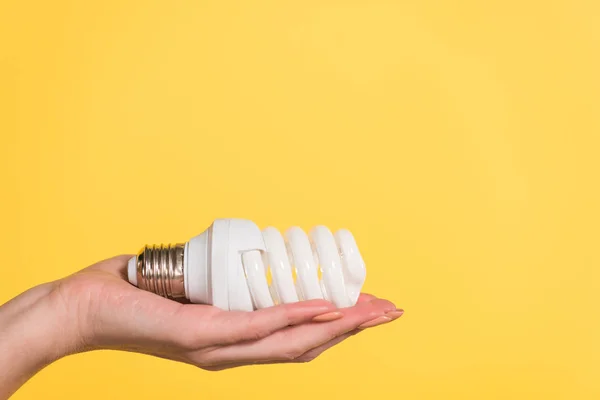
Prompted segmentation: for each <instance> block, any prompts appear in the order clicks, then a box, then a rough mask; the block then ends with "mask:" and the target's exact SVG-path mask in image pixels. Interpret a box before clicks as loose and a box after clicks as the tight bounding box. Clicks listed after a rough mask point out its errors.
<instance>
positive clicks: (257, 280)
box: [242, 226, 366, 308]
mask: <svg viewBox="0 0 600 400" xmlns="http://www.w3.org/2000/svg"><path fill="white" fill-rule="evenodd" d="M262 235H263V239H264V242H265V247H266V252H258V251H250V252H246V253H243V254H242V263H243V265H244V269H245V272H246V278H247V282H248V287H249V289H250V293H251V295H252V300H253V303H254V306H255V307H256V308H265V307H270V306H273V305H275V304H278V303H293V302H296V301H300V300H312V299H326V300H329V301H331V302H333V303H335V304H336V305H337V306H338V307H349V306H352V305H354V304H355V303H356V301H357V299H358V295H359V294H360V288H361V287H362V284H363V282H364V279H365V273H366V270H365V266H364V262H363V259H362V257H361V255H360V252H359V251H358V246H357V245H356V242H355V240H354V237H353V236H352V234H351V233H350V232H349V231H347V230H340V231H338V232H336V234H335V235H333V234H332V233H331V231H330V230H329V229H327V228H326V227H324V226H317V227H315V228H313V229H312V230H311V231H310V233H309V235H307V234H306V233H305V232H304V231H303V230H302V229H300V228H298V227H293V228H290V229H288V230H287V232H286V233H285V239H284V238H283V237H282V235H281V234H280V233H279V231H278V230H277V229H275V228H266V229H265V230H263V231H262ZM269 275H270V276H271V277H272V278H271V282H270V285H269V282H268V279H265V276H267V277H268V276H269ZM294 278H295V279H294Z"/></svg>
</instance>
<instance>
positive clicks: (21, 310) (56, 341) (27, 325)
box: [0, 284, 71, 399]
mask: <svg viewBox="0 0 600 400" xmlns="http://www.w3.org/2000/svg"><path fill="white" fill-rule="evenodd" d="M52 291H53V285H52V284H46V285H41V286H37V287H35V288H32V289H30V290H28V291H27V292H25V293H23V294H21V295H19V296H17V297H16V298H14V299H13V300H11V301H10V302H8V303H6V304H4V305H2V306H0V399H7V398H8V397H9V396H10V395H12V394H13V393H14V392H15V391H16V390H17V389H18V388H19V387H20V386H21V385H23V384H24V383H25V382H26V381H27V380H29V379H30V378H31V377H32V376H33V375H34V374H36V373H37V372H38V371H40V370H41V369H42V368H44V367H45V366H46V365H48V364H50V363H51V362H53V361H55V360H57V359H58V358H60V357H62V356H64V355H65V354H67V353H68V352H69V351H70V348H71V346H70V345H69V340H70V334H67V332H66V331H67V330H68V327H67V326H65V324H64V323H65V321H64V318H63V317H61V316H60V315H61V313H60V310H57V309H56V308H57V306H58V303H57V302H55V301H52V294H51V293H52ZM61 325H62V326H61Z"/></svg>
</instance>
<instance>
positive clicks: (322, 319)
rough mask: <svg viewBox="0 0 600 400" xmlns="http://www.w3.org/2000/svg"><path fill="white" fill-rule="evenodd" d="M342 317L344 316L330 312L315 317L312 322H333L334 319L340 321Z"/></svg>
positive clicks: (336, 312) (337, 312)
mask: <svg viewBox="0 0 600 400" xmlns="http://www.w3.org/2000/svg"><path fill="white" fill-rule="evenodd" d="M343 316H344V314H342V313H341V312H339V311H332V312H328V313H326V314H321V315H317V316H316V317H314V318H313V321H315V322H329V321H335V320H336V319H340V318H342V317H343Z"/></svg>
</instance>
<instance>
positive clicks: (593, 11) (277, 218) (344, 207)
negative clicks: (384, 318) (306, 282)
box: [0, 0, 600, 400]
mask: <svg viewBox="0 0 600 400" xmlns="http://www.w3.org/2000/svg"><path fill="white" fill-rule="evenodd" d="M599 71H600V5H599V3H598V2H596V1H592V0H590V1H572V0H561V1H526V2H523V1H517V0H511V1H500V0H498V1H475V0H472V1H467V0H460V1H446V2H435V1H412V2H409V1H402V2H392V1H367V0H364V1H323V0H321V1H294V2H289V1H272V2H267V1H250V2H231V1H191V0H190V1H162V2H154V1H96V2H89V1H79V2H77V1H17V0H8V1H7V0H3V1H2V2H1V3H0V132H1V142H0V147H1V150H0V163H1V167H2V168H1V182H2V185H1V188H2V189H1V190H2V193H1V197H0V199H1V200H0V201H1V207H0V221H1V230H0V235H1V237H0V242H1V249H0V254H2V257H3V258H2V267H1V268H2V278H1V280H0V302H4V301H6V300H8V299H10V298H12V297H13V296H15V295H17V294H18V293H20V292H21V291H23V290H25V289H27V288H29V287H31V286H32V285H35V284H37V283H40V282H43V281H48V280H53V279H57V278H60V277H62V276H64V275H66V274H69V273H71V272H73V271H76V270H78V269H80V268H82V267H85V266H87V265H89V264H91V263H93V262H95V261H97V260H99V259H102V258H105V257H109V256H111V255H115V254H119V253H131V252H135V251H137V250H138V249H139V247H141V246H142V245H143V244H145V243H155V242H156V243H160V242H171V241H183V240H186V239H188V238H190V237H191V236H193V235H195V234H197V233H199V232H201V231H202V230H203V229H204V228H205V227H206V226H207V225H208V224H209V223H210V222H211V221H212V220H213V219H214V218H217V217H240V218H249V219H252V220H254V221H256V222H257V223H258V224H259V225H260V226H263V227H264V226H267V225H274V226H276V227H278V228H281V229H284V228H286V227H289V226H291V225H300V226H302V227H303V228H309V227H311V226H313V225H315V224H325V225H328V226H329V227H331V228H332V229H336V228H340V227H347V228H349V229H351V230H352V231H353V232H354V234H355V236H356V237H357V240H358V243H359V245H360V248H361V251H362V253H363V255H364V257H365V259H366V261H367V267H368V278H367V284H366V288H365V289H366V291H368V292H372V293H374V294H377V295H379V296H382V297H388V298H390V299H392V300H393V301H395V302H396V303H397V304H398V305H399V306H400V307H403V308H405V309H406V315H405V316H403V317H402V318H401V320H400V321H398V322H395V323H394V324H391V325H389V326H386V327H383V328H381V329H374V330H371V331H367V332H365V333H364V334H362V335H359V336H358V337H356V338H353V339H352V340H351V341H348V342H346V343H344V344H342V345H341V346H340V347H339V348H335V349H333V350H331V351H330V352H329V353H326V354H325V355H324V356H323V357H322V358H320V359H318V360H317V361H315V362H314V363H311V364H308V365H300V366H284V367H265V368H250V369H241V370H235V371H230V372H223V373H216V374H215V373H205V372H203V371H200V370H197V369H195V368H193V367H190V366H186V365H180V364H176V363H173V362H169V361H163V360H158V359H153V358H150V357H147V356H142V355H135V354H124V353H117V352H97V353H93V354H84V355H77V356H73V357H70V358H67V359H64V360H61V361H59V362H58V363H56V364H54V365H52V366H51V367H49V368H47V369H46V370H44V371H43V372H42V373H40V374H39V375H38V376H36V377H35V378H34V379H33V380H32V381H30V382H29V383H28V384H27V385H26V386H25V387H24V388H22V390H20V391H19V392H18V394H17V395H15V399H45V398H57V399H58V398H61V399H84V398H85V399H109V398H116V399H132V398H140V399H165V398H168V399H186V398H201V399H229V398H250V399H254V398H255V399H262V400H268V399H281V398H285V399H306V398H316V399H321V398H322V399H327V398H333V397H336V398H337V397H338V396H339V398H343V399H362V398H369V399H370V398H374V399H450V398H456V399H514V398H523V399H531V398H539V399H592V398H596V399H597V398H599V397H600V378H599V376H600V367H599V365H600V344H599V338H600V320H599V311H598V306H599V305H600V301H599V294H598V293H599V291H600V283H599V279H600V273H599V272H598V271H599V267H600V251H599V242H600V212H599V211H598V202H599V200H600V190H599V188H598V172H599V171H600V161H599V160H598V153H599V150H600V146H599V145H600V139H599V136H598V135H599V134H600V77H599Z"/></svg>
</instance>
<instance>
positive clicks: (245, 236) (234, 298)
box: [128, 219, 366, 311]
mask: <svg viewBox="0 0 600 400" xmlns="http://www.w3.org/2000/svg"><path fill="white" fill-rule="evenodd" d="M181 249H183V250H181ZM176 251H179V252H177V253H176ZM181 253H183V255H182V256H179V255H180V254H181ZM128 275H129V281H130V282H131V283H132V284H134V285H137V286H138V287H140V288H142V289H145V290H149V291H152V292H154V293H157V294H159V295H162V296H165V297H171V298H176V297H186V298H188V299H190V301H191V302H193V303H202V304H212V305H215V306H217V307H220V308H222V309H226V310H244V311H252V310H255V309H260V308H266V307H271V306H273V305H277V304H281V303H293V302H297V301H301V300H311V299H325V300H329V301H331V302H333V303H334V304H335V305H336V306H338V307H350V306H352V305H354V304H356V302H357V300H358V296H359V294H360V290H361V288H362V285H363V284H364V281H365V276H366V269H365V264H364V262H363V259H362V256H361V254H360V252H359V250H358V246H357V245H356V241H355V240H354V237H353V236H352V234H351V233H350V232H349V231H347V230H345V229H342V230H339V231H337V232H336V233H335V235H333V234H332V233H331V231H330V230H329V229H328V228H326V227H324V226H317V227H315V228H313V229H311V230H310V232H309V234H308V235H307V234H306V233H305V232H304V231H303V230H302V229H300V228H298V227H292V228H290V229H288V230H287V231H286V232H285V237H284V236H282V235H281V233H280V232H279V231H278V230H277V229H275V228H271V227H269V228H266V229H264V230H263V231H262V232H261V231H260V230H259V229H258V227H257V226H256V225H255V224H254V223H253V222H251V221H247V220H239V219H220V220H216V221H215V222H214V223H213V224H212V225H211V226H210V227H209V228H208V229H207V230H206V231H205V232H203V233H202V234H200V235H198V236H196V237H194V238H192V239H191V240H190V241H189V242H188V243H185V244H180V245H173V246H162V245H161V246H146V247H145V248H143V249H142V251H140V253H139V254H138V255H137V256H136V257H133V258H132V259H131V260H130V262H129V268H128Z"/></svg>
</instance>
